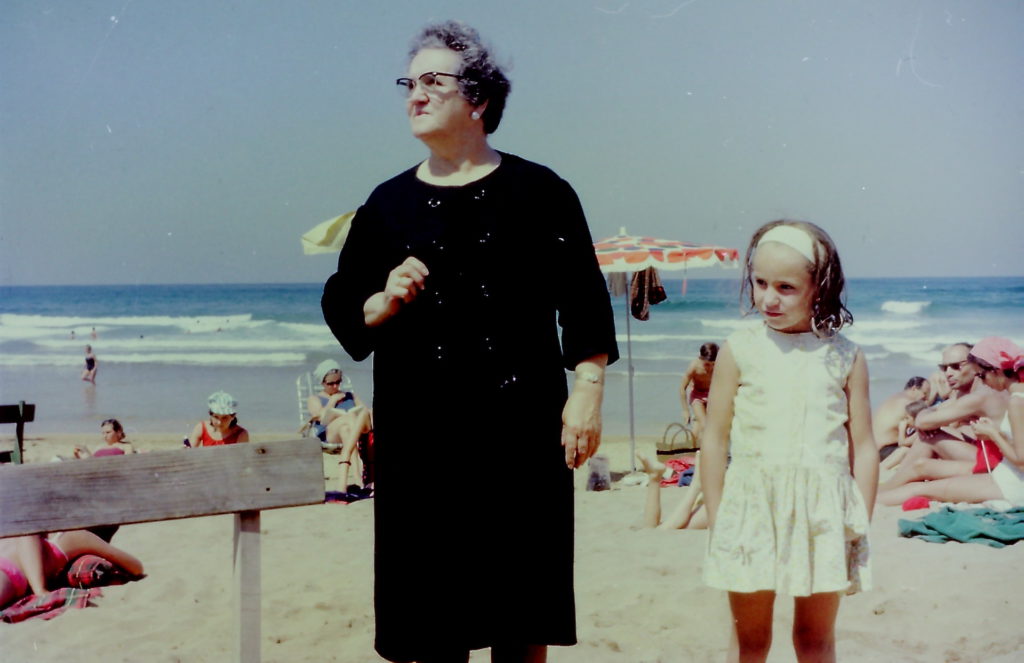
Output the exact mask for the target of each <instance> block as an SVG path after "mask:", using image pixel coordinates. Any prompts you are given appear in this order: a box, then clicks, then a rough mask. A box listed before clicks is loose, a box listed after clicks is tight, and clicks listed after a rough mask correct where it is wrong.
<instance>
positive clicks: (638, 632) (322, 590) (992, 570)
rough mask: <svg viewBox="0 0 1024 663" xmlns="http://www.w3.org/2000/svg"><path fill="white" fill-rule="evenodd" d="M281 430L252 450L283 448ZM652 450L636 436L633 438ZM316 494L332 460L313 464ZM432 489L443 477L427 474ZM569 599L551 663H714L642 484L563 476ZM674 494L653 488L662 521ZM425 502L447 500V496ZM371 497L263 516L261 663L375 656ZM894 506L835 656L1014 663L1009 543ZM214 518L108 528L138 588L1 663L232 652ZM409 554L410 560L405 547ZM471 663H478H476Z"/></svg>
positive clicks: (688, 553) (17, 641)
mask: <svg viewBox="0 0 1024 663" xmlns="http://www.w3.org/2000/svg"><path fill="white" fill-rule="evenodd" d="M290 437H291V435H290V434H289V433H288V432H281V433H280V434H261V435H255V436H254V441H260V442H262V441H272V440H278V439H289V438H290ZM82 441H84V442H86V443H87V444H89V445H90V446H93V445H94V444H95V443H96V442H97V438H96V437H95V436H91V435H89V436H77V435H74V436H73V435H48V436H47V437H46V438H45V439H44V438H38V437H32V436H31V434H30V435H29V439H28V440H27V443H26V450H27V458H28V460H29V462H45V461H47V460H49V459H50V458H52V457H53V456H54V455H55V454H66V453H69V452H70V450H71V447H72V446H73V445H74V444H75V443H80V442H82ZM133 441H134V442H135V444H136V446H137V447H139V448H140V449H170V448H175V447H177V446H180V444H181V442H180V437H179V436H178V435H173V434H167V435H160V434H146V435H137V436H134V439H133ZM638 447H639V448H640V449H642V450H647V451H653V449H654V439H653V438H646V439H642V440H639V441H638ZM602 451H603V452H604V453H605V454H606V455H608V456H609V458H610V461H611V466H612V469H613V472H617V473H622V472H626V471H628V470H629V469H630V462H629V440H628V438H622V437H615V438H610V439H606V440H605V441H604V444H603V446H602ZM324 459H325V462H324V468H325V477H327V478H328V484H327V485H328V487H329V488H331V489H334V488H336V486H335V482H336V467H337V466H336V465H335V464H334V460H333V459H332V457H330V456H325V457H324ZM435 476H436V477H437V478H438V480H441V481H446V480H447V479H446V478H445V477H443V476H441V475H440V468H438V473H436V474H435ZM577 480H578V481H577V486H578V492H577V498H576V499H577V503H576V560H577V562H576V599H577V620H578V634H579V640H580V644H579V645H578V646H576V647H572V648H553V649H552V650H551V652H550V655H549V659H550V660H551V661H565V662H575V661H579V662H583V661H586V662H588V663H589V662H593V661H600V662H603V661H609V662H619V661H621V662H623V663H626V662H629V663H642V662H649V663H654V662H656V661H680V660H685V661H721V660H724V656H725V650H726V644H727V626H728V619H729V617H728V607H727V604H726V599H725V595H724V594H723V593H722V592H719V591H716V590H712V589H709V588H707V587H704V586H703V585H702V584H701V582H700V566H701V563H702V559H703V555H704V546H705V544H706V540H707V533H706V532H703V531H676V532H663V531H655V530H645V529H642V528H641V527H640V520H641V512H642V508H643V502H644V494H645V489H643V488H642V487H637V486H621V485H620V484H616V487H615V489H613V490H611V491H607V492H601V493H589V492H586V491H585V490H584V489H583V487H584V485H585V481H586V474H585V473H584V472H582V471H581V472H578V473H577ZM686 490H688V489H687V488H675V487H671V488H663V489H662V500H663V504H664V505H665V507H666V508H670V507H671V506H672V505H674V504H675V503H676V501H678V500H680V499H682V498H683V496H684V494H685V491H686ZM439 499H457V496H455V495H453V493H452V491H451V490H446V491H444V496H443V497H439ZM372 509H373V502H372V500H366V501H363V502H358V503H355V504H351V505H347V506H345V505H340V504H324V505H317V506H309V507H299V508H292V509H280V510H276V511H267V512H264V514H263V519H262V531H263V534H264V536H263V575H262V583H263V605H262V611H263V636H262V650H263V660H265V661H268V662H278V661H279V662H282V663H283V662H286V661H287V662H294V661H344V662H346V663H363V662H367V663H369V662H372V661H380V660H382V659H380V658H379V657H378V656H377V655H376V654H375V653H374V651H373V609H372V602H371V588H372V578H373V569H372V545H373V531H372V515H373V513H372ZM903 515H904V514H903V512H902V511H900V510H899V509H898V508H889V507H880V508H878V509H877V510H876V513H875V518H874V523H873V525H872V541H871V543H872V553H873V564H874V576H875V588H874V589H873V590H872V591H869V592H866V593H864V594H860V595H856V596H853V597H848V598H846V599H844V601H843V603H842V607H841V610H840V615H839V621H838V626H837V637H838V654H839V659H840V660H843V661H922V662H924V661H928V662H933V661H964V662H966V661H1007V662H1008V661H1016V660H1020V659H1021V657H1024V635H1022V633H1021V629H1020V619H1019V617H1015V616H1014V615H1018V616H1019V615H1020V607H1019V605H1020V604H1019V601H1020V589H1021V583H1020V582H1019V581H1018V580H1017V579H1016V578H1017V573H1019V569H1020V568H1022V566H1024V545H1016V546H1011V547H1007V548H1004V549H1000V550H997V549H993V548H988V547H986V546H981V545H974V544H945V545H939V544H931V543H924V542H922V541H918V540H909V539H900V538H898V537H897V535H896V521H897V519H898V518H900V517H902V516H903ZM232 527H233V523H232V518H231V517H230V516H216V517H209V518H200V519H190V520H179V521H171V522H160V523H149V524H141V525H130V526H126V527H123V528H122V529H121V531H120V532H119V533H118V534H117V537H116V538H115V540H114V542H115V543H116V544H117V545H118V546H120V547H122V548H124V549H126V550H128V551H130V552H132V553H133V554H135V555H137V556H138V557H140V558H141V559H142V560H143V561H144V563H145V565H146V571H147V574H148V576H147V577H146V578H145V579H143V580H142V581H140V582H136V583H132V584H129V585H126V586H121V587H109V588H105V589H104V590H103V592H104V596H103V597H102V598H100V599H98V601H97V607H95V608H88V609H85V610H71V611H69V612H67V613H65V614H64V615H61V616H60V617H58V618H57V619H55V620H53V621H49V622H45V621H39V620H35V621H29V622H25V623H22V624H15V625H6V624H4V625H0V651H2V652H3V654H2V656H0V658H2V659H3V660H4V661H12V662H14V661H18V662H23V661H24V662H39V663H47V662H50V661H53V662H57V661H66V660H68V656H69V652H74V654H73V659H74V660H76V661H82V662H90V661H97V662H99V661H103V662H104V663H107V662H113V661H126V662H127V661H154V662H163V661H166V662H176V661H181V662H187V663H191V662H194V661H195V662H202V661H209V662H220V661H227V660H230V659H231V656H232V645H233V643H232V639H231V634H232V632H233V631H232V628H233V625H234V622H233V619H232V616H233V612H232V594H231V591H232V585H231V538H232ZM410 553H411V554H414V553H415V551H414V550H410ZM776 612H777V619H776V624H775V643H774V647H773V650H772V653H771V656H770V657H769V660H770V661H789V660H792V659H793V652H792V647H791V645H790V642H789V636H788V630H789V628H790V627H791V625H792V602H791V601H789V600H783V599H780V600H779V601H778V603H777V605H776ZM471 660H472V661H474V662H479V661H486V660H489V655H488V654H487V653H486V652H476V653H475V654H474V655H473V657H472V658H471Z"/></svg>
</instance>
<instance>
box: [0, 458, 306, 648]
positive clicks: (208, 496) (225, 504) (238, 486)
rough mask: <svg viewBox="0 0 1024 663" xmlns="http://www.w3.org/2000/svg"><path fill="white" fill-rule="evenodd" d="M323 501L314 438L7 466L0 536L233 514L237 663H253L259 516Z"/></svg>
mask: <svg viewBox="0 0 1024 663" xmlns="http://www.w3.org/2000/svg"><path fill="white" fill-rule="evenodd" d="M323 501H324V473H323V459H322V456H321V452H320V440H317V439H315V438H314V439H304V440H294V441H287V442H269V443H261V444H255V443H250V444H234V445H227V446H221V447H212V448H204V449H196V450H192V451H189V450H180V451H156V452H152V453H144V454H134V455H130V456H115V457H105V458H86V459H83V460H77V461H73V462H65V463H38V464H28V465H6V466H0V537H6V536H19V535H24V534H36V533H43V532H55V531H62V530H70V529H82V528H85V527H92V526H95V525H124V524H130V523H145V522H153V521H157V520H173V519H177V518H195V517H199V516H212V515H217V514H226V513H234V514H235V536H234V544H233V547H234V550H233V555H234V580H235V600H236V601H237V603H236V612H237V622H236V625H237V635H238V660H239V661H243V662H245V663H250V662H255V661H259V660H260V637H261V636H260V511H261V510H262V509H276V508H281V507H290V506H300V505H304V504H319V503H322V502H323ZM169 545H171V544H170V543H169ZM143 561H145V560H143Z"/></svg>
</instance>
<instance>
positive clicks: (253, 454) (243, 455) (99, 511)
mask: <svg viewBox="0 0 1024 663" xmlns="http://www.w3.org/2000/svg"><path fill="white" fill-rule="evenodd" d="M323 501H324V475H323V459H322V456H321V452H320V440H318V439H316V438H309V439H303V440H290V441H286V442H269V443H263V444H254V443H249V444H232V445H226V446H222V447H211V448H202V449H192V450H189V449H181V450H176V451H156V452H151V453H143V454H134V455H130V456H107V457H101V458H86V459H83V460H75V461H66V462H62V463H31V464H28V465H4V466H0V505H2V507H0V536H15V535H20V534H33V533H37V532H52V531H59V530H65V529H80V528H83V527H92V526H94V525H120V524H126V523H142V522H150V521H155V520H171V519H175V518H191V517H194V516H207V515H214V514H220V513H235V512H239V511H254V510H259V509H274V508H279V507H287V506H298V505H301V504H317V503H321V502H323Z"/></svg>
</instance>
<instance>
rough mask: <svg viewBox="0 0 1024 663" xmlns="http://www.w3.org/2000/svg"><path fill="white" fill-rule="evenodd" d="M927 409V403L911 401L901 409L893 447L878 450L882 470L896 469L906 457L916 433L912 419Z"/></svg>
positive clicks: (887, 446) (888, 446)
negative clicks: (886, 451)
mask: <svg viewBox="0 0 1024 663" xmlns="http://www.w3.org/2000/svg"><path fill="white" fill-rule="evenodd" d="M927 407H928V402H927V401H912V402H910V403H907V406H906V407H905V408H903V418H902V419H900V422H899V424H897V425H896V445H895V447H893V446H892V445H886V446H885V447H882V449H880V450H879V456H881V458H882V469H883V470H889V469H892V468H894V467H896V466H897V465H899V464H900V462H901V461H902V460H903V458H904V457H905V456H906V455H907V451H908V450H909V449H910V446H911V444H913V442H914V434H915V433H916V432H917V429H916V428H915V427H914V419H915V417H917V415H918V414H919V413H920V412H921V410H924V409H926V408H927ZM886 449H888V450H889V451H888V453H885V450H886ZM949 462H956V461H949Z"/></svg>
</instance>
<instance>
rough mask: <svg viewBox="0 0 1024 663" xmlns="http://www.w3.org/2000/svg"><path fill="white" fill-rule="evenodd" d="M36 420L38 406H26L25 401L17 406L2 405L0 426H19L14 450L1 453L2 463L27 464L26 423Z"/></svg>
mask: <svg viewBox="0 0 1024 663" xmlns="http://www.w3.org/2000/svg"><path fill="white" fill-rule="evenodd" d="M35 418H36V406H35V405H32V404H26V403H25V401H21V402H19V403H18V404H17V405H0V424H17V427H16V428H15V437H16V438H17V440H16V441H15V443H14V449H9V450H3V451H0V463H11V462H13V463H14V464H15V465H21V464H22V463H23V462H25V460H24V454H25V422H26V421H34V420H35Z"/></svg>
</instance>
